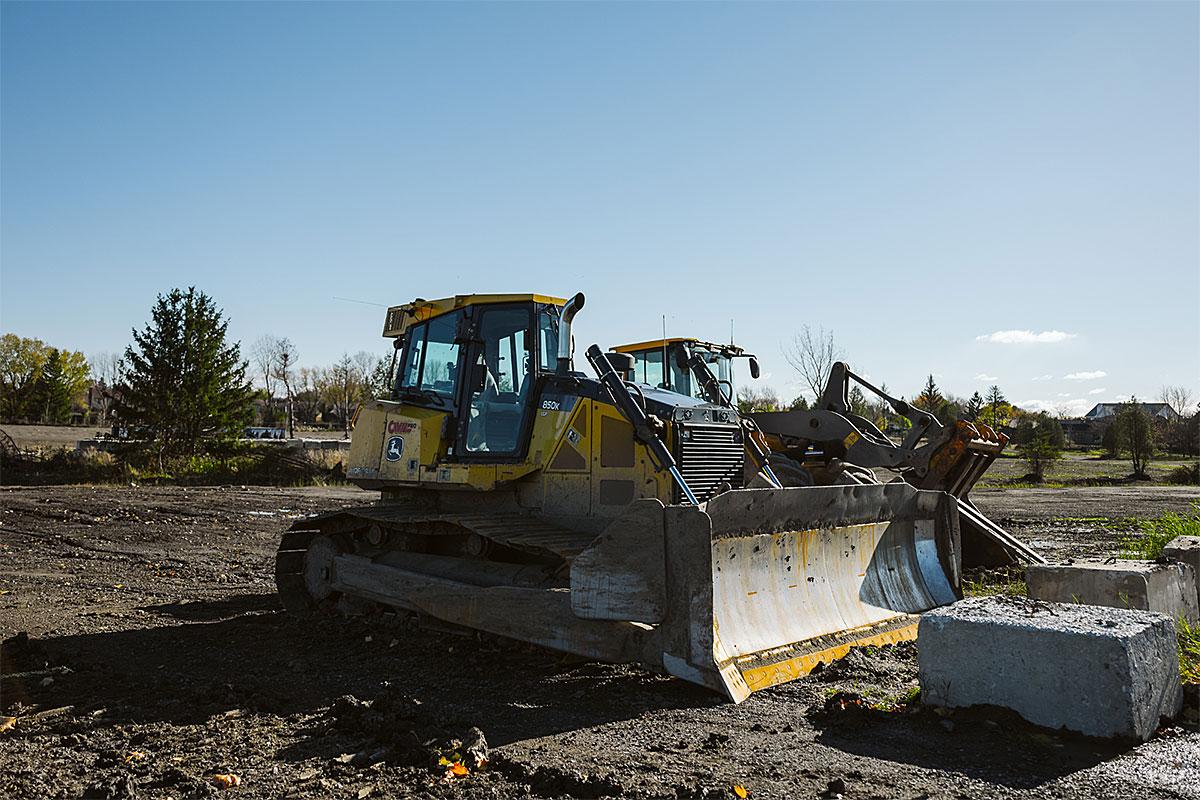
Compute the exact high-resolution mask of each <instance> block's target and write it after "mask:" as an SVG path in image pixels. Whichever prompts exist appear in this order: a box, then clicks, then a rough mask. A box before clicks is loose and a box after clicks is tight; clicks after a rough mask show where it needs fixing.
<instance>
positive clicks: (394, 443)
mask: <svg viewBox="0 0 1200 800" xmlns="http://www.w3.org/2000/svg"><path fill="white" fill-rule="evenodd" d="M402 455H404V437H403V436H393V437H392V438H390V439H388V440H387V447H385V448H384V449H383V457H384V458H386V459H387V460H388V461H399V460H400V456H402Z"/></svg>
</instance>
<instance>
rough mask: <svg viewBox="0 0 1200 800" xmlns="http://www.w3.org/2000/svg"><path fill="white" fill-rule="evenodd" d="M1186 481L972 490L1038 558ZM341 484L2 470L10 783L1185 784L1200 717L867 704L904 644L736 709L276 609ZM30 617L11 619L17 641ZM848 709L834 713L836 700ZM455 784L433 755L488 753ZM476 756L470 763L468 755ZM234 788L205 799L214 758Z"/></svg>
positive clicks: (674, 689)
mask: <svg viewBox="0 0 1200 800" xmlns="http://www.w3.org/2000/svg"><path fill="white" fill-rule="evenodd" d="M1196 496H1197V492H1196V490H1195V488H1194V487H1192V488H1191V489H1188V488H1186V487H1132V488H1095V489H1067V490H1010V491H1001V490H988V491H982V492H979V494H978V497H977V502H978V504H979V505H980V507H981V508H983V510H984V511H985V512H987V513H989V514H990V515H992V516H993V518H995V519H998V520H1001V521H1003V522H1004V524H1006V525H1007V526H1008V527H1009V528H1010V530H1012V531H1013V532H1015V533H1017V534H1018V535H1020V536H1023V537H1024V538H1025V539H1026V540H1027V541H1029V542H1031V543H1032V544H1033V545H1034V546H1035V547H1036V548H1038V549H1039V550H1041V551H1043V552H1045V553H1047V554H1049V555H1051V556H1058V555H1062V554H1077V555H1078V554H1098V553H1101V552H1106V551H1107V550H1108V549H1110V548H1111V546H1112V543H1113V542H1114V536H1115V534H1114V528H1113V526H1112V525H1109V524H1106V523H1105V520H1118V521H1119V520H1123V519H1125V518H1128V517H1135V516H1147V515H1153V514H1157V513H1160V512H1161V511H1163V510H1166V509H1175V510H1184V509H1186V508H1187V507H1188V505H1189V503H1190V502H1192V501H1194V500H1195V499H1196ZM367 497H368V495H366V494H365V493H363V492H360V491H358V490H356V489H340V488H339V489H331V488H323V489H270V488H251V489H239V488H204V489H184V488H146V487H82V486H72V487H38V488H0V559H2V562H0V563H3V565H4V568H3V571H2V574H0V637H2V638H4V639H5V642H4V647H3V653H2V654H0V655H2V661H3V665H2V666H3V673H4V676H3V680H2V683H0V693H2V698H0V699H2V704H3V711H2V713H3V714H6V715H13V716H15V717H17V718H18V719H17V723H16V727H15V728H14V729H12V730H10V731H8V732H6V733H3V734H0V796H3V797H12V798H55V797H62V798H68V797H69V798H74V797H81V796H83V797H101V798H103V797H109V798H130V797H155V798H157V797H162V798H166V797H174V798H184V797H198V796H208V795H216V794H224V795H228V796H230V797H236V796H245V797H269V798H279V797H297V798H317V797H338V798H343V797H344V798H359V799H360V800H361V798H367V797H409V796H431V797H445V798H514V797H531V796H532V797H580V798H585V797H606V796H620V797H645V798H649V797H655V798H690V797H736V796H737V794H736V793H735V790H734V787H735V785H736V786H739V787H744V788H745V789H746V790H748V793H749V796H750V797H751V798H776V797H794V798H813V797H830V798H832V797H835V796H837V795H839V794H841V795H844V796H845V797H847V798H872V797H889V798H890V797H901V798H1014V797H1028V798H1034V797H1038V798H1040V797H1062V798H1093V797H1138V798H1178V797H1200V733H1195V732H1190V733H1189V732H1185V731H1182V730H1180V729H1170V730H1168V731H1165V732H1164V733H1163V734H1162V735H1160V736H1159V737H1158V738H1156V739H1155V740H1153V741H1151V742H1150V743H1148V744H1145V745H1141V746H1139V747H1136V748H1129V747H1122V746H1120V745H1112V744H1106V743H1098V742H1095V741H1088V740H1081V739H1078V738H1074V737H1070V736H1060V735H1056V734H1052V733H1048V732H1045V731H1040V730H1036V729H1033V728H1030V727H1029V726H1026V725H1024V724H1023V723H1020V722H1019V721H1018V720H1013V719H1009V718H1005V717H1003V716H998V715H991V716H989V715H986V714H978V713H957V714H953V715H949V716H945V717H942V716H938V715H936V714H933V713H932V712H929V711H919V710H918V711H914V712H908V713H904V712H899V711H880V710H868V709H864V708H862V707H860V706H858V705H857V704H856V703H855V702H853V699H851V702H849V703H843V702H842V700H843V699H844V698H846V697H851V698H852V697H853V696H852V695H844V694H843V695H839V694H837V693H838V692H850V693H856V694H857V695H860V696H863V697H866V698H868V699H870V700H872V701H873V702H878V703H881V704H883V705H885V706H886V705H888V704H889V703H890V702H893V701H895V700H896V699H898V698H901V697H902V696H903V695H904V694H905V692H906V691H907V690H908V689H910V688H911V687H913V686H915V685H916V646H915V645H912V644H906V645H902V646H898V647H894V648H885V649H883V650H870V651H855V652H854V653H852V655H851V656H850V657H849V658H847V659H845V660H844V661H842V662H839V663H838V664H836V665H834V666H832V667H829V668H826V669H825V670H824V671H823V672H821V673H819V674H816V675H814V676H811V677H809V678H807V679H804V680H800V681H797V682H794V683H791V684H788V685H786V686H780V687H776V688H774V689H771V690H768V691H765V692H762V693H759V694H756V695H754V696H753V697H752V698H750V699H749V700H748V701H746V702H745V703H742V704H740V705H736V706H735V705H730V704H728V703H726V702H723V701H722V700H721V699H720V698H719V697H717V696H716V695H714V694H711V693H709V692H706V691H704V690H701V689H699V688H697V687H694V686H691V685H688V684H685V683H683V682H681V681H676V680H672V679H668V678H663V677H660V676H656V675H652V674H649V673H647V672H645V671H643V670H640V669H638V668H635V667H631V666H613V665H605V664H596V663H588V662H580V661H577V660H573V659H568V658H564V657H562V656H560V655H558V654H555V653H551V652H548V651H544V650H540V649H537V648H531V647H525V646H522V645H517V644H513V643H506V642H498V641H496V640H492V639H487V638H464V637H459V636H454V635H450V634H446V633H439V632H434V631H423V630H413V629H409V628H407V627H404V626H394V625H393V626H389V625H388V624H386V623H385V622H384V621H381V620H378V619H376V620H341V619H322V620H318V621H317V622H304V621H301V620H297V619H293V618H292V617H290V616H288V615H285V614H284V613H283V612H282V611H281V610H280V608H279V606H278V603H277V601H276V599H275V595H274V586H273V579H272V569H273V567H272V564H273V553H274V549H275V545H276V542H277V540H278V537H279V535H280V532H281V531H282V530H283V529H284V528H285V527H286V526H287V525H288V524H289V523H290V521H291V520H292V519H294V518H296V517H298V516H301V515H304V514H307V513H310V512H314V511H317V510H319V509H327V508H329V507H331V506H337V505H350V504H353V503H356V502H362V501H363V500H364V499H365V498H367ZM20 634H25V635H24V636H22V635H20ZM843 706H845V707H844V708H843ZM473 728H477V729H478V731H481V732H482V734H483V735H484V736H486V740H487V743H488V744H489V745H490V747H491V751H490V753H489V755H488V757H487V758H488V763H487V766H486V768H485V769H483V770H474V769H472V770H471V774H469V775H467V776H465V777H458V778H453V779H447V777H446V776H445V770H444V768H443V767H440V766H438V764H437V758H438V756H439V755H450V754H451V753H453V752H454V751H458V752H459V753H462V754H464V755H465V756H466V758H467V760H468V762H470V761H471V760H472V758H471V755H470V753H469V752H468V751H469V750H471V749H472V748H473V747H474V752H476V753H481V752H482V750H481V749H480V748H479V742H478V731H474V730H472V729H473ZM472 766H473V765H472ZM218 773H221V774H225V773H232V774H235V775H237V776H238V778H239V779H240V786H238V787H236V788H232V789H229V790H228V791H225V792H222V791H220V790H218V789H217V788H216V787H215V786H214V784H213V776H214V775H215V774H218Z"/></svg>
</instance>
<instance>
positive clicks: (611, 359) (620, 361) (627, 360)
mask: <svg viewBox="0 0 1200 800" xmlns="http://www.w3.org/2000/svg"><path fill="white" fill-rule="evenodd" d="M604 357H605V358H607V359H608V363H609V364H611V365H612V368H613V370H614V371H615V372H616V373H617V374H618V375H620V376H621V377H622V379H623V380H629V373H631V372H633V365H634V360H633V356H631V355H629V353H616V352H612V351H610V352H607V353H605V354H604Z"/></svg>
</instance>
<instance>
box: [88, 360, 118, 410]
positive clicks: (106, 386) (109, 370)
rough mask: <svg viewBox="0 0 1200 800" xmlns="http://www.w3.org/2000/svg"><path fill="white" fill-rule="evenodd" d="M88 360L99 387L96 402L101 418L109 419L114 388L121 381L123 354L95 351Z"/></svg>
mask: <svg viewBox="0 0 1200 800" xmlns="http://www.w3.org/2000/svg"><path fill="white" fill-rule="evenodd" d="M87 361H88V369H89V371H90V377H91V379H92V383H94V384H96V385H97V386H98V387H99V397H97V398H96V403H97V405H98V406H99V412H100V420H101V421H107V420H108V416H109V412H110V411H111V410H112V404H113V389H114V388H115V387H116V385H117V384H118V383H120V382H121V372H122V370H123V364H122V361H121V356H120V355H119V354H117V353H108V352H103V353H95V354H93V355H91V356H89V357H88V360H87Z"/></svg>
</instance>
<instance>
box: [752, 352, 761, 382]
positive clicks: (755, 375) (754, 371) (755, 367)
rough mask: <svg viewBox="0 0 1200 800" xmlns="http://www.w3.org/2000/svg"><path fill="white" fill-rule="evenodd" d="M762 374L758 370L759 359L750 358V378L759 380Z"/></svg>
mask: <svg viewBox="0 0 1200 800" xmlns="http://www.w3.org/2000/svg"><path fill="white" fill-rule="evenodd" d="M761 374H762V372H761V371H760V370H759V368H758V359H757V358H756V357H755V356H750V377H751V378H754V380H758V376H759V375H761Z"/></svg>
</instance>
